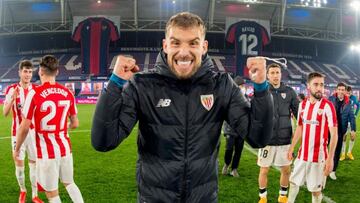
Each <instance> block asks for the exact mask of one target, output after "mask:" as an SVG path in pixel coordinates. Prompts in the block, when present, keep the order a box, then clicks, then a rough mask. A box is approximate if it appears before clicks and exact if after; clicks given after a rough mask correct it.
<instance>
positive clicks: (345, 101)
mask: <svg viewBox="0 0 360 203" xmlns="http://www.w3.org/2000/svg"><path fill="white" fill-rule="evenodd" d="M333 97H335V99H336V100H338V97H337V93H334V94H333ZM349 102H350V100H349V96H347V95H345V96H344V104H348V103H349Z"/></svg>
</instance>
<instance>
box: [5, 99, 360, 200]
mask: <svg viewBox="0 0 360 203" xmlns="http://www.w3.org/2000/svg"><path fill="white" fill-rule="evenodd" d="M1 108H2V106H1ZM94 108H95V105H78V110H79V120H80V127H79V128H78V129H76V130H73V131H70V136H71V140H72V147H73V155H74V170H75V182H76V184H77V185H78V186H79V188H80V190H81V192H82V195H83V197H84V200H85V202H94V203H100V202H104V203H105V202H106V203H107V202H109V203H110V202H111V203H113V202H119V203H124V202H136V195H137V187H136V181H135V162H136V159H137V150H136V136H137V129H134V131H133V132H132V134H131V135H130V136H129V137H128V138H127V139H126V140H125V141H124V142H123V143H122V144H121V145H120V146H119V147H118V148H117V149H116V150H113V151H111V152H107V153H100V152H97V151H95V150H94V149H93V148H92V147H91V143H90V128H91V119H92V115H93V112H94ZM357 123H358V126H359V118H358V119H357ZM10 125H11V120H10V118H4V117H2V118H1V119H0V126H1V133H0V203H3V202H17V198H18V194H19V187H18V185H17V182H16V179H15V169H14V164H13V161H12V156H11V147H10V146H11V144H10V139H9V136H10ZM358 135H359V134H358ZM221 142H222V144H221V150H220V154H219V162H220V167H219V171H221V168H222V166H223V162H224V161H223V156H224V143H225V140H224V137H223V136H222V140H221ZM359 142H360V140H358V141H357V142H356V143H355V147H354V153H353V154H354V156H355V160H354V161H349V160H346V161H343V162H340V165H339V168H338V171H337V176H338V179H337V180H336V181H332V180H329V179H328V181H327V185H326V189H325V191H324V194H325V195H326V196H327V197H329V198H331V199H332V200H333V201H335V202H337V203H344V202H346V203H350V202H354V203H356V202H360V194H359V189H358V186H360V176H359V174H360V149H359ZM238 170H239V174H240V178H233V177H231V176H222V175H219V202H226V203H227V202H244V203H250V202H251V203H252V202H257V201H258V182H257V177H258V173H259V167H258V166H257V165H256V156H255V155H254V154H253V153H251V152H250V151H249V150H248V149H244V151H243V155H242V158H241V161H240V166H239V169H238ZM28 177H29V176H28V166H27V165H26V185H27V188H28V195H27V202H31V197H30V196H31V192H30V191H31V188H30V182H29V179H28ZM268 182H269V186H268V200H269V202H276V200H277V196H278V190H279V172H278V171H277V170H275V169H272V170H271V171H270V174H269V181H268ZM40 197H41V198H42V199H43V200H45V199H46V198H45V195H44V194H40ZM60 197H61V200H62V201H63V202H71V200H70V198H69V196H68V195H67V193H66V190H65V189H64V187H63V186H62V185H61V186H60ZM297 202H304V203H305V202H311V195H310V193H309V192H307V191H306V189H305V188H302V189H301V190H300V193H299V195H298V198H297ZM324 202H325V201H324Z"/></svg>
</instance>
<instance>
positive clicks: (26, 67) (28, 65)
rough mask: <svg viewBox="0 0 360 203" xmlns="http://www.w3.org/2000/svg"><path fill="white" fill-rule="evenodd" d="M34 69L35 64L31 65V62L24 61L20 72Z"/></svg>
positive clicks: (20, 65) (20, 66) (20, 64)
mask: <svg viewBox="0 0 360 203" xmlns="http://www.w3.org/2000/svg"><path fill="white" fill-rule="evenodd" d="M24 68H25V69H33V64H32V63H31V61H30V60H22V61H21V62H20V63H19V70H23V69H24Z"/></svg>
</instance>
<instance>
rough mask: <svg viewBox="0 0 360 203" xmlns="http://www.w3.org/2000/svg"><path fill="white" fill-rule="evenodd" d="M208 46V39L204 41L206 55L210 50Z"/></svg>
mask: <svg viewBox="0 0 360 203" xmlns="http://www.w3.org/2000/svg"><path fill="white" fill-rule="evenodd" d="M208 46H209V42H208V41H207V40H204V43H203V55H205V54H206V53H207V52H208Z"/></svg>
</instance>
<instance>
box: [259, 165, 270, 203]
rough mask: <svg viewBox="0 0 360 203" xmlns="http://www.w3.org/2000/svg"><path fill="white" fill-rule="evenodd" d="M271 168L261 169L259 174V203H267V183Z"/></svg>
mask: <svg viewBox="0 0 360 203" xmlns="http://www.w3.org/2000/svg"><path fill="white" fill-rule="evenodd" d="M269 169H270V167H260V173H259V197H260V200H259V203H266V202H267V191H266V187H267V182H268V177H267V176H268V173H269Z"/></svg>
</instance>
